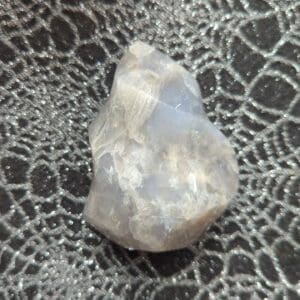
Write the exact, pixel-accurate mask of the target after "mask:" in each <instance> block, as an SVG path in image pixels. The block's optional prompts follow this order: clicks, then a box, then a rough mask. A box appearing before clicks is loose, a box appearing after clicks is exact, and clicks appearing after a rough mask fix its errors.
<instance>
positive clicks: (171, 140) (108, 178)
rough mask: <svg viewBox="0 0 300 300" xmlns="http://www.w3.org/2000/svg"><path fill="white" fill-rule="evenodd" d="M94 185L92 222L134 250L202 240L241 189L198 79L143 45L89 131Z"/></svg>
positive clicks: (88, 209) (128, 56)
mask: <svg viewBox="0 0 300 300" xmlns="http://www.w3.org/2000/svg"><path fill="white" fill-rule="evenodd" d="M89 137H90V143H91V148H92V155H93V165H94V178H93V182H92V185H91V189H90V194H89V197H88V200H87V203H86V206H85V210H84V215H85V218H86V219H87V221H88V222H89V223H90V224H92V225H93V226H94V227H96V228H97V229H98V230H99V231H101V232H102V233H103V234H104V235H106V236H107V237H108V238H110V239H111V240H113V241H115V242H116V243H118V244H120V245H123V246H124V247H127V248H133V249H141V250H147V251H153V252H159V251H167V250H173V249H178V248H183V247H185V246H187V245H189V244H191V243H192V242H193V241H195V240H196V239H197V238H198V237H199V236H200V235H201V233H202V232H203V231H204V230H205V228H206V227H207V226H208V225H209V224H210V223H211V222H212V221H214V220H215V219H216V218H217V217H218V216H219V215H220V214H221V213H222V212H223V211H224V209H225V208H226V207H227V206H228V204H229V202H230V201H231V199H232V198H233V196H234V194H235V193H236V191H237V188H238V167H237V162H236V159H235V153H234V151H233V149H232V147H231V146H230V144H229V142H228V141H227V139H226V138H225V136H224V135H223V134H222V133H221V132H220V131H219V130H218V129H216V128H215V127H214V126H213V125H212V124H211V122H210V121H209V120H208V118H207V117H206V115H205V112H204V110H203V106H202V103H201V95H200V91H199V88H198V85H197V82H196V81H195V79H194V78H193V77H192V76H191V75H190V74H189V73H188V72H187V71H186V70H185V69H184V68H183V67H181V66H179V65H178V64H177V63H175V62H174V61H173V60H172V59H171V58H169V57H168V56H166V55H165V54H163V53H161V52H160V51H157V50H155V49H154V48H153V47H151V46H149V45H147V44H144V43H142V42H139V41H138V42H135V43H134V44H133V45H132V46H131V47H129V50H128V51H127V53H125V55H124V56H123V58H122V59H121V61H120V63H119V65H118V67H117V70H116V73H115V77H114V82H113V87H112V90H111V95H110V99H109V101H108V102H107V104H106V105H105V106H104V107H103V108H101V110H100V113H99V115H98V116H97V117H96V119H95V120H94V121H93V122H92V124H91V126H90V128H89Z"/></svg>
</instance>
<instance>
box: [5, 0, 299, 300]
mask: <svg viewBox="0 0 300 300" xmlns="http://www.w3.org/2000/svg"><path fill="white" fill-rule="evenodd" d="M135 39H139V40H142V41H145V42H147V43H150V44H153V45H154V46H155V47H157V48H158V49H160V50H162V51H164V52H165V53H167V54H168V55H170V56H171V57H172V58H173V59H175V60H176V61H178V62H179V63H180V64H182V65H183V66H185V67H186V68H187V69H188V70H189V71H190V72H191V73H192V74H193V75H194V76H195V78H196V79H197V81H198V82H199V85H200V88H201V91H202V95H203V98H204V101H205V109H206V111H207V113H208V117H209V118H210V120H211V121H212V122H213V123H214V124H215V125H216V126H217V127H218V128H220V130H222V131H223V133H224V134H225V135H226V136H228V137H229V140H230V142H231V144H232V145H233V146H234V148H235V151H236V153H237V156H238V159H239V169H240V189H239V192H238V194H237V196H236V199H235V202H234V204H233V205H232V206H231V207H230V208H229V209H228V210H227V211H226V213H225V215H224V216H223V217H221V218H220V219H219V220H218V221H217V222H216V223H215V224H214V225H213V226H212V227H211V228H210V229H209V230H208V232H207V233H206V234H205V236H204V237H203V239H202V240H200V241H199V242H197V243H195V244H193V245H192V246H190V247H189V248H187V249H184V250H180V251H175V252H169V253H163V254H147V253H144V252H137V251H127V250H125V249H123V248H121V247H119V246H116V245H115V244H113V243H111V242H110V241H108V240H107V239H106V238H104V237H103V236H102V235H101V234H99V233H97V232H96V231H94V230H93V229H92V228H91V227H90V226H88V225H87V224H86V223H85V222H84V221H83V219H82V210H83V204H84V201H85V200H86V197H87V194H88V189H89V185H90V181H91V175H92V174H91V152H90V148H89V146H88V132H87V128H88V125H89V123H90V121H91V120H92V119H93V118H94V117H95V115H96V113H97V111H98V110H99V106H100V105H101V104H103V103H104V102H105V100H106V99H107V97H108V95H109V90H110V88H111V84H112V78H113V74H114V70H115V66H116V63H117V62H118V61H119V59H120V57H121V55H122V53H123V52H124V49H125V48H126V47H127V46H128V45H129V44H130V43H131V42H132V41H133V40H135ZM299 72H300V2H299V1H298V0H281V1H280V0H269V1H265V0H222V1H221V0H190V1H187V0H186V1H184V0H182V1H181V0H174V1H171V0H166V1H158V0H156V1H155V0H139V1H138V0H135V1H134V0H122V1H121V0H120V1H117V0H94V1H80V0H51V1H50V0H49V1H42V0H40V1H30V0H22V1H13V0H12V1H5V0H1V1H0V299H130V300H131V299H138V300H139V299H155V300H158V299H179V300H181V299H201V300H204V299H205V300H207V299H276V300H280V299H299V297H300V295H299V290H300V265H299V264H300V245H299V244H300V231H299V228H300V219H299V215H300V208H299V207H300V204H299V201H300V200H299V199H300V171H299V170H300V99H299V98H300V83H299V82H300V80H299V74H300V73H299Z"/></svg>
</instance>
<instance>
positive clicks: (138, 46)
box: [129, 40, 155, 57]
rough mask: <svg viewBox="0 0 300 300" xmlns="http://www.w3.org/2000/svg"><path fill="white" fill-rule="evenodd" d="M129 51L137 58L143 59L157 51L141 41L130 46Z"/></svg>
mask: <svg viewBox="0 0 300 300" xmlns="http://www.w3.org/2000/svg"><path fill="white" fill-rule="evenodd" d="M129 51H130V52H131V53H132V54H134V55H135V56H137V57H143V56H146V55H148V54H150V53H152V52H153V51H155V48H153V47H152V46H150V45H148V44H146V43H144V42H142V41H140V40H137V41H135V42H133V43H132V44H131V46H129Z"/></svg>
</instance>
